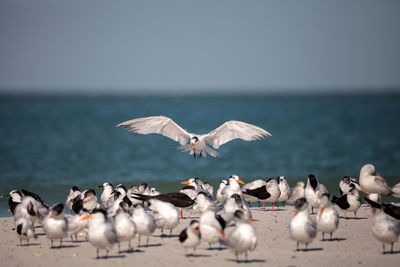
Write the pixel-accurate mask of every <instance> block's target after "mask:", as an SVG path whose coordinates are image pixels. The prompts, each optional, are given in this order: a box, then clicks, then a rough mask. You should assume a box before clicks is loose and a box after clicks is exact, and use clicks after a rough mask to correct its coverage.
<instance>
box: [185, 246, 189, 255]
mask: <svg viewBox="0 0 400 267" xmlns="http://www.w3.org/2000/svg"><path fill="white" fill-rule="evenodd" d="M185 256H186V257H187V256H188V254H187V247H185Z"/></svg>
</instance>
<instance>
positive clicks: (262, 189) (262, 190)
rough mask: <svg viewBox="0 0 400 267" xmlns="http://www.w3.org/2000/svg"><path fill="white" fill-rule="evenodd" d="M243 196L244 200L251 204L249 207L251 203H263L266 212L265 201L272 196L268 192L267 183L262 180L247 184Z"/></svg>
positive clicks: (243, 188) (243, 189)
mask: <svg viewBox="0 0 400 267" xmlns="http://www.w3.org/2000/svg"><path fill="white" fill-rule="evenodd" d="M242 194H243V198H244V200H245V201H247V202H248V203H249V206H250V202H257V201H262V203H263V208H264V210H265V201H266V199H267V198H269V197H270V196H271V194H270V193H268V192H267V183H266V182H265V181H264V180H261V179H257V180H254V181H252V182H250V183H247V184H245V185H244V186H243V187H242Z"/></svg>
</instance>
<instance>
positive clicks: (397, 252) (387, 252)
mask: <svg viewBox="0 0 400 267" xmlns="http://www.w3.org/2000/svg"><path fill="white" fill-rule="evenodd" d="M382 254H383V255H390V254H400V250H396V251H393V252H390V251H385V252H383V253H382Z"/></svg>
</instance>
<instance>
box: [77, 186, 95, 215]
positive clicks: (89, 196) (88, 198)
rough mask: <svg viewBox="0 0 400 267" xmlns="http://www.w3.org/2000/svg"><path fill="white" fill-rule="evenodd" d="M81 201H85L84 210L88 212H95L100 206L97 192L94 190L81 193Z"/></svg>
mask: <svg viewBox="0 0 400 267" xmlns="http://www.w3.org/2000/svg"><path fill="white" fill-rule="evenodd" d="M81 199H82V201H83V208H84V209H86V210H88V211H93V210H94V209H96V208H99V204H98V203H97V197H96V192H94V190H93V189H89V190H84V191H83V192H82V193H81Z"/></svg>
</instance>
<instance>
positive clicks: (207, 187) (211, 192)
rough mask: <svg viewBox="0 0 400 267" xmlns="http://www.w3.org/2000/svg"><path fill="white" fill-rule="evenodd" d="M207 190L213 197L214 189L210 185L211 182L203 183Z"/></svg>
mask: <svg viewBox="0 0 400 267" xmlns="http://www.w3.org/2000/svg"><path fill="white" fill-rule="evenodd" d="M203 185H204V187H205V189H206V190H207V191H208V193H210V195H211V196H213V195H214V187H213V186H212V185H211V184H210V183H209V182H204V183H203Z"/></svg>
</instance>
